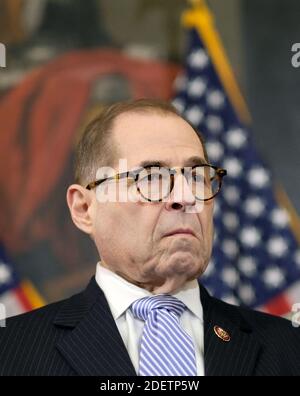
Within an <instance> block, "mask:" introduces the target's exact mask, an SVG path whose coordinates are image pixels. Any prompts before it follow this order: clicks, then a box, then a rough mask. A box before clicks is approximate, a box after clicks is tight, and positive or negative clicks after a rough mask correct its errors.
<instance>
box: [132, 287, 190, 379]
mask: <svg viewBox="0 0 300 396" xmlns="http://www.w3.org/2000/svg"><path fill="white" fill-rule="evenodd" d="M185 309H186V306H185V304H184V303H183V302H181V301H180V300H178V299H177V298H175V297H173V296H170V295H166V294H158V295H155V296H151V297H145V298H141V299H139V300H137V301H135V302H134V303H133V304H132V305H131V310H132V313H133V315H134V316H135V317H136V318H138V319H141V320H143V321H145V325H144V329H143V334H142V339H141V344H140V359H139V373H138V374H139V375H141V376H195V375H197V370H196V358H195V348H194V344H193V341H192V339H191V337H190V336H189V335H188V334H187V333H186V332H185V331H184V330H183V328H182V327H181V326H180V323H179V318H180V316H181V315H182V313H183V311H184V310H185Z"/></svg>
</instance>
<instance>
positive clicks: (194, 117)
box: [185, 106, 204, 125]
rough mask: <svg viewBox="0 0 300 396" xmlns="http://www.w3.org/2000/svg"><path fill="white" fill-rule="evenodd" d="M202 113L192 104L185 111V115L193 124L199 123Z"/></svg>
mask: <svg viewBox="0 0 300 396" xmlns="http://www.w3.org/2000/svg"><path fill="white" fill-rule="evenodd" d="M203 115H204V113H203V111H202V109H201V108H200V107H199V106H192V107H190V108H189V109H188V110H186V112H185V116H186V117H187V119H188V120H189V121H190V122H191V123H192V124H193V125H199V124H200V122H201V120H202V118H203Z"/></svg>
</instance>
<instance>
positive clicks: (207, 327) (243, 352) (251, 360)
mask: <svg viewBox="0 0 300 396" xmlns="http://www.w3.org/2000/svg"><path fill="white" fill-rule="evenodd" d="M201 301H202V305H203V312H204V364H205V375H207V376H218V375H220V376H246V375H252V374H253V372H254V368H255V364H256V361H257V358H258V353H259V350H260V347H261V346H260V344H259V343H258V342H257V340H256V339H255V336H254V334H253V331H252V328H251V327H250V326H249V324H248V322H246V321H245V319H244V318H243V317H242V316H241V314H240V312H239V308H237V307H234V308H233V307H230V306H229V305H227V304H225V303H223V302H222V301H220V300H216V299H214V298H212V297H210V296H209V295H208V293H207V291H206V290H205V289H204V288H203V287H202V286H201ZM215 326H218V327H219V328H221V329H223V330H225V331H226V332H227V333H228V334H229V336H230V340H229V341H228V342H226V341H224V340H223V339H222V338H220V337H218V336H217V334H216V332H217V333H218V330H217V329H216V332H215Z"/></svg>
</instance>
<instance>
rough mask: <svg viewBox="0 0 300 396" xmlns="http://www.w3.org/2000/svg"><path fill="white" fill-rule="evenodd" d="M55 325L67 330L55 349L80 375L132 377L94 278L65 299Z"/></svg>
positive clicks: (104, 301)
mask: <svg viewBox="0 0 300 396" xmlns="http://www.w3.org/2000/svg"><path fill="white" fill-rule="evenodd" d="M54 324H55V325H56V326H59V327H61V328H68V329H69V330H70V331H68V332H67V333H66V335H65V336H64V337H63V338H62V339H61V340H60V341H59V342H58V343H57V345H56V347H57V348H58V350H59V351H60V353H61V354H62V356H63V357H64V358H65V359H66V360H67V361H68V363H69V364H70V365H71V366H72V367H73V369H74V370H75V371H76V373H77V374H79V375H89V376H90V375H93V376H113V375H115V376H135V375H136V373H135V369H134V367H133V365H132V363H131V360H130V358H129V355H128V353H127V350H126V347H125V345H124V343H123V340H122V338H121V336H120V333H119V331H118V329H117V326H116V324H115V321H114V319H113V317H112V315H111V312H110V310H109V307H108V304H107V301H106V299H105V297H104V294H103V292H102V290H101V289H100V288H99V287H98V285H97V284H96V281H95V279H94V278H92V280H91V281H90V283H89V285H88V287H87V289H86V290H85V291H84V292H83V293H81V294H79V295H77V296H74V297H72V298H71V299H69V300H67V301H66V303H65V305H64V306H63V307H62V309H61V310H60V312H59V313H58V315H57V317H56V319H55V322H54Z"/></svg>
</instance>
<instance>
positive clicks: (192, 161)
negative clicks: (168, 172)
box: [139, 156, 207, 168]
mask: <svg viewBox="0 0 300 396" xmlns="http://www.w3.org/2000/svg"><path fill="white" fill-rule="evenodd" d="M170 163H171V161H160V160H157V159H153V160H150V159H149V160H145V161H142V162H140V164H139V166H140V167H142V168H148V167H150V166H163V167H166V168H168V167H170ZM203 164H207V161H206V160H205V159H204V158H202V157H198V156H193V157H190V158H188V159H186V160H185V161H184V164H183V166H194V165H203Z"/></svg>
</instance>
